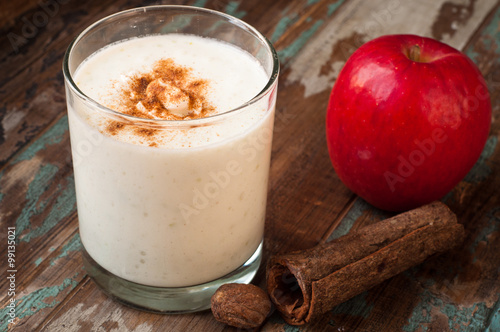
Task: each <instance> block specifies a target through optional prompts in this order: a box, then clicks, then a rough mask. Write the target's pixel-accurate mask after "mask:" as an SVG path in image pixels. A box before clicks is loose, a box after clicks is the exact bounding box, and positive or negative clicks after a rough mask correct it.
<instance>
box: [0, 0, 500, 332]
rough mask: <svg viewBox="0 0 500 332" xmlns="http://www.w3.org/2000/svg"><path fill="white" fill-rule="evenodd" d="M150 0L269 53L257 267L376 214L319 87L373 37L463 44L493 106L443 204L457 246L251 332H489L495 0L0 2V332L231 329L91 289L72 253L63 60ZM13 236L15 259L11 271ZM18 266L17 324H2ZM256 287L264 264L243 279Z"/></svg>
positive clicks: (497, 231)
mask: <svg viewBox="0 0 500 332" xmlns="http://www.w3.org/2000/svg"><path fill="white" fill-rule="evenodd" d="M159 3H164V4H166V3H169V4H171V3H176V4H188V5H195V6H203V7H207V8H212V9H216V10H219V11H223V12H226V13H229V14H232V15H234V16H236V17H239V18H242V19H243V20H245V21H246V22H248V23H250V24H251V25H253V26H255V27H257V28H258V29H259V30H260V31H261V32H262V33H263V34H265V35H266V36H267V37H268V38H269V39H270V40H271V41H272V42H273V43H274V45H275V47H276V49H277V50H278V52H279V56H280V60H281V68H282V69H281V77H280V83H279V84H280V88H279V95H278V109H277V114H276V127H275V135H274V142H273V151H272V164H271V173H270V188H269V199H268V212H267V224H266V235H265V258H268V257H269V255H270V254H273V253H278V252H284V251H288V250H292V249H303V248H308V247H311V246H314V245H315V244H317V243H318V242H320V241H327V240H329V239H332V238H335V237H338V236H341V235H342V234H345V233H347V232H349V230H350V229H357V228H359V227H362V226H363V225H366V224H369V223H373V222H376V221H377V220H380V219H382V218H385V217H387V214H386V213H384V212H383V211H379V210H377V209H374V208H373V207H371V206H370V205H369V204H367V203H366V202H364V201H363V200H362V199H360V198H358V197H356V196H355V195H354V194H352V192H350V191H349V190H348V189H347V188H346V187H345V186H344V185H343V184H342V183H341V182H340V180H339V179H338V177H337V176H336V174H335V172H334V170H333V168H332V167H331V164H330V160H329V158H328V153H327V148H326V141H325V134H324V118H325V112H326V104H327V100H328V96H329V92H330V89H331V87H332V86H333V83H334V81H335V78H336V75H337V74H338V72H339V70H340V69H341V67H342V65H343V63H344V62H345V60H346V59H347V58H348V56H349V55H350V54H351V53H352V52H353V50H355V49H356V48H357V47H359V46H360V45H361V44H362V43H363V42H365V41H368V40H370V39H372V38H374V37H377V36H379V35H383V34H391V33H415V34H420V35H425V36H430V37H433V38H436V39H439V40H442V41H444V42H446V43H449V44H450V45H452V46H454V47H456V48H458V49H460V50H462V51H463V52H465V53H466V54H467V55H469V56H470V57H471V58H472V59H473V60H474V61H475V62H476V63H477V65H478V66H479V68H480V69H481V71H482V73H483V75H484V76H485V78H486V80H487V82H488V85H489V89H490V93H491V99H492V105H493V118H492V127H491V132H490V135H489V138H488V141H487V145H486V147H485V149H484V152H483V153H482V155H481V158H480V160H479V161H478V162H477V164H476V165H475V167H474V168H473V169H472V170H471V172H470V173H469V174H468V175H467V177H466V178H465V179H464V180H463V181H462V182H461V183H460V184H459V185H457V187H456V188H455V189H454V190H453V191H452V192H450V193H449V194H448V195H447V196H446V197H444V198H443V201H444V202H445V203H447V204H448V205H449V206H450V207H451V209H452V210H453V211H454V212H455V213H456V214H457V215H458V218H459V221H460V222H461V223H463V224H464V225H465V228H466V230H467V238H466V241H465V243H464V245H463V246H462V247H461V248H459V249H457V250H455V251H453V252H450V253H448V254H445V255H442V256H439V257H436V258H433V259H430V260H428V261H427V262H425V263H424V264H422V265H420V266H418V267H416V268H413V269H411V270H409V271H406V272H405V273H402V274H400V275H398V276H396V277H394V278H392V279H390V280H388V281H386V282H384V283H383V284H381V285H379V286H377V287H375V288H373V289H371V290H369V291H367V292H365V293H363V294H361V295H359V296H357V297H355V298H353V299H351V300H350V301H348V302H346V303H344V304H341V305H339V306H337V307H336V308H334V309H333V310H332V311H330V312H329V313H327V314H325V315H324V317H322V319H321V320H319V321H318V322H316V323H314V324H312V325H308V326H303V327H292V326H288V325H286V324H285V322H284V321H283V320H282V319H281V318H280V316H279V315H278V314H277V313H276V312H274V313H273V314H272V315H271V316H270V317H269V318H268V320H267V321H266V323H265V325H264V326H263V327H262V331H449V330H452V331H490V332H493V331H500V300H499V297H500V190H499V188H500V175H499V174H500V148H499V147H498V140H499V136H500V98H499V97H500V46H499V45H500V2H498V1H495V0H469V1H462V0H420V1H412V0H370V1H367V0H365V1H363V0H336V1H335V0H332V1H327V0H309V1H284V0H277V1H242V0H233V1H227V0H196V1H170V2H169V1H163V2H160V1H149V0H146V1H136V0H113V1H111V0H90V1H87V2H84V1H76V0H42V1H38V0H24V1H21V2H16V1H6V0H2V1H1V3H0V73H1V74H0V146H1V148H0V225H1V228H0V230H1V231H0V243H1V245H0V253H1V254H0V261H1V262H2V265H1V266H2V271H1V276H2V277H1V279H0V297H1V309H0V310H1V314H0V330H1V331H4V330H7V329H10V328H11V329H13V330H14V331H39V330H42V331H51V332H52V331H233V330H234V331H236V329H232V328H229V327H226V326H224V325H222V324H220V323H218V322H216V321H215V320H214V319H213V317H212V316H211V314H210V312H208V311H206V312H201V313H196V314H188V315H156V314H149V313H144V312H139V311H136V310H133V309H130V308H128V307H125V306H122V305H120V304H118V303H116V302H114V301H112V300H110V299H109V298H107V297H106V296H105V295H103V294H102V293H101V292H100V291H99V289H97V288H96V286H95V285H94V283H93V282H92V281H91V280H90V279H89V277H88V276H87V275H86V273H85V271H84V270H83V268H82V262H81V257H80V248H81V244H80V239H79V235H78V217H77V213H76V205H75V193H74V182H73V172H72V164H71V157H70V146H69V136H68V125H67V118H66V104H65V96H64V86H63V76H62V73H61V61H62V57H63V54H64V51H65V49H66V47H67V46H68V44H69V43H70V41H71V39H72V38H74V37H75V36H76V34H77V33H79V32H80V31H81V30H82V29H83V28H84V27H86V26H88V25H89V24H91V23H92V22H94V21H96V20H97V19H100V18H102V17H104V16H106V15H109V14H111V13H114V12H116V11H119V10H123V9H128V8H132V7H137V6H142V5H151V4H159ZM9 227H11V228H15V231H16V245H15V250H16V252H15V263H14V264H15V266H13V267H11V268H9V267H8V265H7V263H8V260H7V240H8V228H9ZM8 269H14V270H15V271H16V272H15V273H14V274H15V282H14V284H15V295H14V298H15V300H16V304H17V307H16V312H15V316H16V318H15V324H10V326H9V324H8V318H9V316H8V313H9V308H8V307H7V305H8V304H9V301H10V298H12V296H11V295H9V288H10V286H11V284H10V282H9V279H7V276H8V275H10V274H8V272H7V270H8ZM255 283H256V284H258V285H261V286H262V285H263V283H264V280H263V273H262V271H260V273H259V274H258V277H257V278H256V280H255Z"/></svg>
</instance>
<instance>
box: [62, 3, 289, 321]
mask: <svg viewBox="0 0 500 332" xmlns="http://www.w3.org/2000/svg"><path fill="white" fill-rule="evenodd" d="M63 72H64V78H65V84H66V96H67V104H68V121H69V128H70V138H71V150H72V156H73V167H74V176H75V186H76V197H77V207H78V219H79V231H80V236H81V241H82V244H83V247H84V248H83V261H84V265H85V267H86V270H87V273H88V274H89V275H90V276H91V277H92V278H93V280H94V281H95V282H96V283H97V284H98V285H99V286H100V287H101V288H102V289H103V290H104V291H105V292H107V293H108V294H109V295H111V296H112V297H114V298H116V299H118V300H120V301H122V302H124V303H126V304H129V305H132V306H134V307H137V308H141V309H144V310H150V311H155V312H165V313H181V312H192V311H198V310H204V309H207V308H209V306H210V297H211V296H212V294H213V293H214V292H215V290H216V289H217V288H218V287H219V286H220V285H221V284H223V283H228V282H239V283H248V282H250V281H251V280H252V278H253V277H254V275H255V273H256V271H257V269H258V267H259V264H260V261H261V256H262V241H263V232H264V222H265V214H266V213H265V211H266V196H267V188H268V176H269V164H270V156H271V141H272V133H273V119H274V110H275V102H276V93H277V82H278V72H279V63H278V57H277V54H276V52H275V50H274V48H273V46H272V45H271V43H270V42H269V41H268V40H267V39H266V38H265V37H264V36H263V35H262V34H260V33H259V32H258V31H257V30H255V29H254V28H253V27H251V26H249V25H248V24H246V23H244V22H242V21H241V20H239V19H237V18H234V17H232V16H229V15H226V14H223V13H219V12H216V11H213V10H208V9H201V8H196V7H188V6H152V7H143V8H136V9H132V10H127V11H124V12H120V13H117V14H114V15H111V16H109V17H106V18H104V19H102V20H100V21H98V22H96V23H94V24H92V25H91V26H90V27H88V28H87V29H86V30H84V31H83V32H82V33H81V34H80V35H78V36H77V38H76V39H75V40H74V41H73V42H72V43H71V45H70V46H69V48H68V50H67V52H66V55H65V58H64V63H63Z"/></svg>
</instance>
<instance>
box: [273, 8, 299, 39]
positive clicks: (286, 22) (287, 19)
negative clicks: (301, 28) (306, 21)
mask: <svg viewBox="0 0 500 332" xmlns="http://www.w3.org/2000/svg"><path fill="white" fill-rule="evenodd" d="M298 19H299V16H298V15H297V14H296V13H294V14H292V15H290V16H284V17H283V18H281V19H280V21H279V22H278V24H276V28H275V29H274V32H273V34H272V36H271V39H270V40H271V42H272V43H275V42H277V41H278V39H280V38H281V36H283V34H284V33H285V31H286V29H288V27H289V26H290V25H292V24H293V23H295V22H296V21H297V20H298Z"/></svg>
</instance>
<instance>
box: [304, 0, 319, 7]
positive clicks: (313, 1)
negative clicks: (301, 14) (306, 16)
mask: <svg viewBox="0 0 500 332" xmlns="http://www.w3.org/2000/svg"><path fill="white" fill-rule="evenodd" d="M318 2H319V0H307V5H308V6H311V5H314V4H315V3H318Z"/></svg>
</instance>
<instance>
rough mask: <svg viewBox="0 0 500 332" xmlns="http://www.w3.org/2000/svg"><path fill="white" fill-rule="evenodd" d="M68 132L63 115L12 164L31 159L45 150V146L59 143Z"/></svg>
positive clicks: (66, 119)
mask: <svg viewBox="0 0 500 332" xmlns="http://www.w3.org/2000/svg"><path fill="white" fill-rule="evenodd" d="M67 131H68V117H67V116H66V115H65V116H63V117H62V118H61V119H59V121H57V122H56V123H55V124H54V125H53V126H52V127H51V128H50V129H49V130H47V131H46V132H45V133H44V134H43V135H42V136H40V138H38V139H37V140H35V141H34V142H33V144H31V145H29V146H28V148H27V149H26V150H24V151H23V152H22V153H21V154H20V155H19V156H17V157H16V158H15V159H14V160H13V162H14V163H18V162H20V161H23V160H29V159H31V158H33V157H34V156H35V155H36V154H37V153H38V152H39V151H40V150H43V149H45V148H47V146H50V145H53V144H58V143H60V142H61V141H62V140H63V138H64V135H66V132H67Z"/></svg>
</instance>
